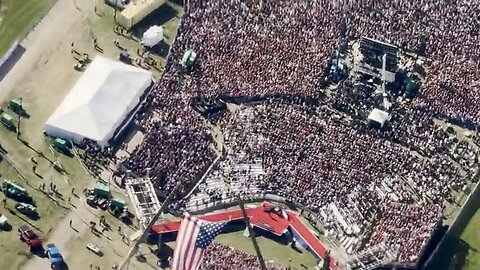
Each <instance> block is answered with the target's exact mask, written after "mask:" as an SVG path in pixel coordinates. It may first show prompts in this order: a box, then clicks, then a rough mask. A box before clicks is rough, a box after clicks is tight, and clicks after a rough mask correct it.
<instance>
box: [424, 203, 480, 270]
mask: <svg viewBox="0 0 480 270" xmlns="http://www.w3.org/2000/svg"><path fill="white" fill-rule="evenodd" d="M445 241H446V248H444V249H442V250H440V251H439V253H438V254H437V256H435V257H433V258H432V263H431V265H430V266H429V267H428V268H427V269H426V270H478V269H480V253H479V249H480V211H479V210H478V209H477V211H476V213H475V214H474V215H473V216H472V217H471V219H470V220H469V221H468V225H467V226H466V227H465V228H464V229H463V231H462V233H461V234H460V236H451V237H448V238H447V239H446V240H445Z"/></svg>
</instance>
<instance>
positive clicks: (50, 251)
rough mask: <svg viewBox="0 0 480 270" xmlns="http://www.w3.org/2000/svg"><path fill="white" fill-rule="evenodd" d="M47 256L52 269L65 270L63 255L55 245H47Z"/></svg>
mask: <svg viewBox="0 0 480 270" xmlns="http://www.w3.org/2000/svg"><path fill="white" fill-rule="evenodd" d="M46 253H47V256H48V259H49V260H50V267H51V268H52V269H54V270H61V269H65V268H66V267H65V266H66V265H65V261H64V260H63V257H62V254H60V251H59V250H58V248H57V247H56V246H55V244H48V245H47V252H46Z"/></svg>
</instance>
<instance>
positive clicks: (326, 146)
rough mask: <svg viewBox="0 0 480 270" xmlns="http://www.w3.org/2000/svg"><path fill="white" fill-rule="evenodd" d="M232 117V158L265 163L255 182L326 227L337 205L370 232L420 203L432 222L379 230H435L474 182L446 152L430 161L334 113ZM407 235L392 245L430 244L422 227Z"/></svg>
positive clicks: (278, 110)
mask: <svg viewBox="0 0 480 270" xmlns="http://www.w3.org/2000/svg"><path fill="white" fill-rule="evenodd" d="M230 117H231V118H232V119H228V120H225V121H224V123H225V124H224V127H223V128H224V130H225V136H226V137H228V141H226V145H227V148H228V150H227V158H230V159H231V160H235V162H237V163H246V164H248V163H253V159H255V158H260V159H262V160H263V166H264V168H265V171H266V176H265V177H262V178H261V179H259V180H258V181H256V182H253V181H252V180H253V178H247V180H246V181H251V182H250V183H248V184H249V185H253V186H258V187H260V188H261V189H263V190H265V191H266V192H268V193H271V194H277V195H280V196H283V197H286V198H288V199H290V200H292V201H295V202H298V203H301V204H303V205H308V206H309V208H311V209H312V210H314V211H315V212H318V213H320V212H323V213H327V218H326V219H325V220H324V221H325V223H330V222H331V221H332V220H331V219H330V218H329V217H331V216H332V215H331V212H330V210H329V209H330V207H331V204H332V203H333V204H335V205H336V206H337V207H338V208H339V209H341V211H342V212H343V213H344V216H345V217H346V220H347V223H348V224H349V225H352V227H357V228H359V229H360V230H362V231H364V230H367V229H368V222H369V221H372V220H371V218H372V217H373V218H374V219H378V217H379V216H381V215H382V214H384V209H388V208H387V205H389V203H390V202H391V201H394V202H395V203H397V204H399V205H404V206H405V207H409V206H408V205H409V204H410V203H413V202H414V201H419V202H421V203H423V204H425V205H427V206H428V207H423V208H420V210H419V211H420V213H419V215H422V213H423V214H424V215H425V216H428V215H427V212H428V214H429V215H431V218H426V224H421V223H420V221H416V222H418V223H415V222H414V223H412V222H413V219H405V220H399V222H396V223H387V224H382V219H380V220H379V221H378V223H377V226H378V227H379V228H383V227H382V226H387V227H388V228H389V229H390V230H395V229H399V230H402V228H405V227H406V228H410V226H423V225H425V228H427V227H428V228H430V230H431V231H432V230H433V229H434V227H433V226H430V227H429V224H430V223H432V222H433V223H436V222H437V221H438V218H439V216H440V215H441V212H442V205H443V202H444V201H445V200H449V199H451V198H450V192H451V191H452V190H457V191H460V190H462V189H464V188H465V187H466V185H467V181H466V180H465V177H463V176H462V174H461V172H460V170H459V169H457V167H455V165H454V164H453V163H452V162H451V161H450V160H449V159H448V158H446V157H444V156H443V155H436V156H434V157H432V158H430V159H427V158H423V157H421V156H419V155H417V154H413V153H412V152H411V149H409V148H406V147H404V146H402V145H400V144H396V143H393V142H391V141H389V140H387V139H385V138H382V137H381V136H374V135H372V134H371V133H369V132H366V131H363V130H359V129H356V128H354V126H352V124H351V123H350V124H349V123H348V122H347V121H348V120H347V119H346V118H344V117H342V116H340V115H338V116H335V114H334V113H333V112H331V111H328V110H326V111H324V110H322V109H319V110H318V111H317V112H309V111H306V110H304V109H303V108H302V106H295V105H293V106H292V105H290V104H282V103H277V102H270V103H267V104H266V105H264V106H261V107H246V108H242V109H240V111H239V112H236V113H234V114H231V115H230ZM392 179H394V180H392ZM377 187H381V188H382V189H381V190H379V189H378V188H377ZM383 207H385V208H383ZM433 209H435V211H433ZM423 211H425V212H423ZM385 221H388V219H387V220H385ZM427 225H428V226H427ZM342 229H344V230H345V231H348V228H342ZM404 236H405V237H404V238H394V237H392V238H391V239H389V240H391V241H396V244H398V245H401V246H403V245H407V244H408V243H410V242H409V241H410V240H411V241H412V242H415V243H423V242H425V241H426V239H428V234H423V233H422V234H416V233H415V230H412V231H408V230H407V231H404ZM413 247H415V249H414V248H413ZM413 247H410V249H401V250H402V251H403V252H404V253H401V258H402V259H406V258H410V257H411V256H406V255H405V254H407V252H408V254H415V252H417V253H418V252H420V248H421V247H422V246H421V245H413ZM356 248H357V249H361V248H364V247H362V246H360V245H359V246H358V247H356Z"/></svg>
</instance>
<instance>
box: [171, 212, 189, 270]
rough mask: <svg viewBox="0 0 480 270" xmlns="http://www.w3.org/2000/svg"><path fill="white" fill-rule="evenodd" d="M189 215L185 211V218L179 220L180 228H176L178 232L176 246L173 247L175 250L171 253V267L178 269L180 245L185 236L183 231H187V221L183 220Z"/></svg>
mask: <svg viewBox="0 0 480 270" xmlns="http://www.w3.org/2000/svg"><path fill="white" fill-rule="evenodd" d="M189 216H190V215H189V214H188V213H185V219H184V220H183V221H182V222H181V224H180V228H179V229H178V234H177V246H176V247H175V252H174V254H173V269H180V268H179V265H178V264H179V262H180V253H181V252H180V247H181V245H182V243H183V238H185V233H186V231H187V227H188V225H189V224H188V222H185V221H187V220H188V217H189Z"/></svg>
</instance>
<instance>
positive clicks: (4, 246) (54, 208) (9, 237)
mask: <svg viewBox="0 0 480 270" xmlns="http://www.w3.org/2000/svg"><path fill="white" fill-rule="evenodd" d="M0 172H1V174H2V177H1V179H2V182H3V179H9V180H13V181H15V182H17V183H18V184H21V185H23V186H24V187H25V188H26V189H27V191H28V193H29V194H30V195H31V196H32V197H33V200H34V201H35V203H36V206H37V209H38V212H39V213H40V219H38V220H31V219H30V218H28V217H26V216H24V215H22V214H20V213H18V212H15V211H13V212H12V211H11V210H13V209H14V208H15V203H16V202H15V201H13V200H10V199H9V200H8V201H7V205H6V207H5V208H4V207H3V204H2V205H0V212H1V213H2V214H4V215H5V216H7V218H8V222H9V224H10V225H12V230H11V231H0V249H1V250H2V252H1V254H0V269H17V267H18V265H20V264H21V263H22V261H24V260H25V258H27V257H29V256H32V254H31V253H30V252H29V250H28V248H27V245H26V244H25V243H23V242H21V241H20V240H19V239H18V237H17V232H16V230H17V228H18V227H19V226H20V225H23V224H29V225H30V226H31V227H32V228H34V229H35V231H36V232H37V233H38V234H39V236H40V237H41V238H45V237H46V236H47V235H48V233H49V232H50V231H51V230H52V229H53V228H54V226H55V224H56V222H57V220H58V219H59V218H60V217H62V216H63V215H64V214H65V213H66V211H67V210H66V209H65V208H63V207H61V206H58V205H56V204H54V203H52V201H51V200H50V199H48V198H47V197H46V196H45V195H44V194H43V193H41V192H39V191H38V190H36V189H35V188H34V187H33V186H29V183H27V182H25V181H23V180H22V178H21V177H20V175H19V174H18V173H17V172H16V171H15V169H14V168H13V167H12V166H10V165H9V164H8V163H7V162H6V161H5V160H4V161H2V162H0ZM30 184H33V183H30ZM0 196H2V197H3V195H0Z"/></svg>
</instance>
